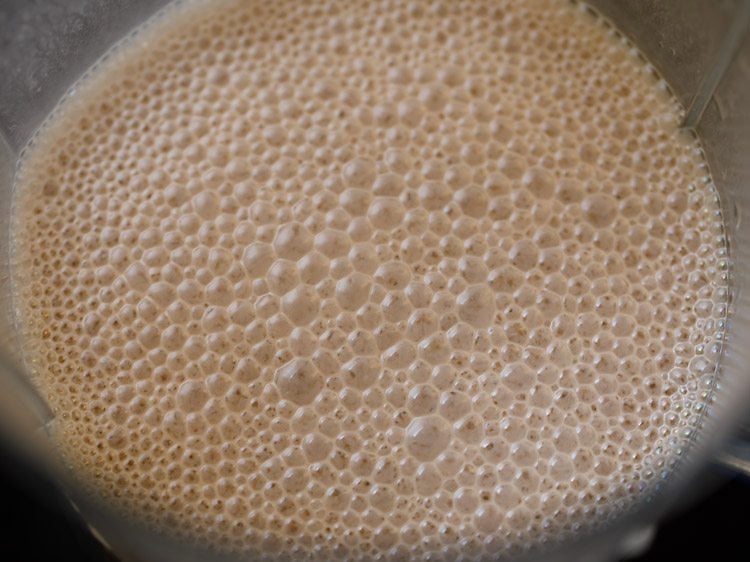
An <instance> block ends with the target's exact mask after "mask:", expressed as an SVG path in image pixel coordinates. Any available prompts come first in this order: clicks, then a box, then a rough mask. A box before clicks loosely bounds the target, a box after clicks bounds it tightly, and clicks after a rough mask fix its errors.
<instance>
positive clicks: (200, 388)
mask: <svg viewBox="0 0 750 562" xmlns="http://www.w3.org/2000/svg"><path fill="white" fill-rule="evenodd" d="M206 400H208V393H207V392H206V389H205V387H204V385H203V383H201V382H200V381H187V382H184V383H182V384H181V385H180V388H179V390H178V391H177V404H178V405H179V406H180V409H181V410H182V411H184V412H197V411H198V410H200V409H201V408H202V407H203V405H204V404H205V403H206Z"/></svg>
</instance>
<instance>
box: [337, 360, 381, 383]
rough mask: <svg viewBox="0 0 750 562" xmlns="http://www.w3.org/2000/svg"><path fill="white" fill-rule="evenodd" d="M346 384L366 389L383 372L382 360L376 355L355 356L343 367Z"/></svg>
mask: <svg viewBox="0 0 750 562" xmlns="http://www.w3.org/2000/svg"><path fill="white" fill-rule="evenodd" d="M342 370H343V376H344V380H345V381H346V384H348V385H350V386H352V387H354V388H356V389H359V390H364V389H366V388H368V387H370V386H372V385H373V384H374V383H375V381H376V380H377V378H378V376H379V375H380V372H381V366H380V362H379V361H378V360H377V359H376V358H375V357H355V358H354V359H352V360H351V361H349V362H348V363H346V364H345V365H344V366H343V367H342Z"/></svg>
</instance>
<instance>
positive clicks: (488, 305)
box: [456, 285, 495, 328]
mask: <svg viewBox="0 0 750 562" xmlns="http://www.w3.org/2000/svg"><path fill="white" fill-rule="evenodd" d="M456 302H457V304H458V315H459V317H460V318H461V319H462V320H463V321H464V322H467V323H468V324H471V325H472V326H474V327H475V328H486V327H487V326H489V325H490V323H491V322H492V321H493V319H494V317H495V296H494V295H493V293H492V291H491V290H490V289H489V287H487V286H486V285H471V286H470V287H467V288H466V290H464V291H463V292H461V294H460V295H458V298H457V299H456Z"/></svg>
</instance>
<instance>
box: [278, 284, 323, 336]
mask: <svg viewBox="0 0 750 562" xmlns="http://www.w3.org/2000/svg"><path fill="white" fill-rule="evenodd" d="M281 310H282V311H283V312H284V314H286V316H287V318H289V319H290V320H291V321H292V322H294V323H295V324H296V325H297V326H306V325H307V324H309V323H310V322H312V321H313V320H314V319H315V317H316V316H317V315H318V311H319V310H320V301H319V299H318V295H317V293H316V291H315V289H313V288H312V287H310V286H309V285H299V286H297V287H295V288H294V289H292V290H291V291H289V292H288V293H287V294H286V295H284V297H283V298H282V299H281Z"/></svg>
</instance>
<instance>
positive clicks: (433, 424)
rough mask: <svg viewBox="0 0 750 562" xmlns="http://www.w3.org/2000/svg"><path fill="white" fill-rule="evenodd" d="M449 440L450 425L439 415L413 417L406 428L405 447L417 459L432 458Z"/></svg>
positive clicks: (441, 450) (426, 459)
mask: <svg viewBox="0 0 750 562" xmlns="http://www.w3.org/2000/svg"><path fill="white" fill-rule="evenodd" d="M450 441H451V429H450V426H449V425H448V424H447V423H446V421H445V420H444V419H443V418H441V417H439V416H423V417H417V418H414V420H413V421H412V422H411V423H409V426H408V427H407V428H406V448H407V449H408V451H409V453H410V454H411V455H412V456H413V457H414V458H415V459H417V460H419V461H423V462H425V461H431V460H434V459H435V458H436V457H437V456H438V455H439V454H440V453H442V452H443V451H444V450H445V448H446V447H447V446H448V444H449V443H450Z"/></svg>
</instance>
